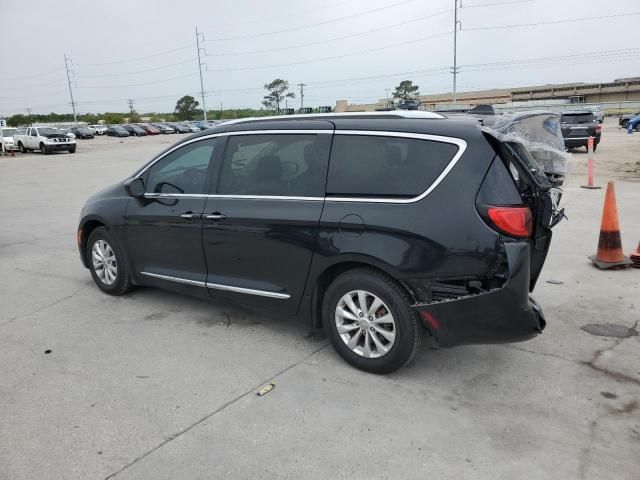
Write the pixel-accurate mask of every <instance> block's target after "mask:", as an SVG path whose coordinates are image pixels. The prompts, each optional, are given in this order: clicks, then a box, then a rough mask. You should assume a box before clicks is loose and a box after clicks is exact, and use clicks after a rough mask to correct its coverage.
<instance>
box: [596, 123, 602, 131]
mask: <svg viewBox="0 0 640 480" xmlns="http://www.w3.org/2000/svg"><path fill="white" fill-rule="evenodd" d="M600 132H602V125H601V124H598V125H596V133H600Z"/></svg>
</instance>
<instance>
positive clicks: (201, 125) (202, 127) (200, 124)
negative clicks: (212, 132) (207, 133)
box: [193, 121, 211, 130]
mask: <svg viewBox="0 0 640 480" xmlns="http://www.w3.org/2000/svg"><path fill="white" fill-rule="evenodd" d="M193 125H195V126H196V127H198V128H199V129H200V130H206V129H207V128H211V126H210V125H209V124H208V123H206V122H204V121H200V122H193Z"/></svg>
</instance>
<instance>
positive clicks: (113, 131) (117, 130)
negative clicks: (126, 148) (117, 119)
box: [107, 125, 129, 137]
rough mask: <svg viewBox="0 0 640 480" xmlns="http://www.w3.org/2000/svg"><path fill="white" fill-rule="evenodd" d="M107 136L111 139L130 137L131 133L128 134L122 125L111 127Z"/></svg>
mask: <svg viewBox="0 0 640 480" xmlns="http://www.w3.org/2000/svg"><path fill="white" fill-rule="evenodd" d="M107 135H108V136H110V137H128V136H129V132H127V131H126V130H125V129H124V128H122V127H121V126H120V125H111V126H110V127H109V128H107Z"/></svg>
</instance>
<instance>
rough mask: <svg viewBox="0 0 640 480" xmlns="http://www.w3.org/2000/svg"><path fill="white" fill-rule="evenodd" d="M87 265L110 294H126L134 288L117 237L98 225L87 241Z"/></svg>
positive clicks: (97, 282) (98, 284)
mask: <svg viewBox="0 0 640 480" xmlns="http://www.w3.org/2000/svg"><path fill="white" fill-rule="evenodd" d="M85 253H86V256H87V265H89V270H90V271H91V276H92V277H93V281H94V282H95V283H96V285H97V286H98V288H99V289H100V290H102V291H103V292H104V293H108V294H109V295H124V294H125V293H127V292H128V291H130V290H131V289H132V288H133V285H132V283H131V278H130V277H129V272H128V271H127V267H126V265H125V257H124V254H123V253H122V250H121V248H120V245H118V242H117V240H116V238H115V237H114V236H113V235H112V234H111V232H109V230H107V229H106V228H104V227H98V228H96V229H95V230H94V231H93V232H91V235H89V240H88V241H87V250H86V252H85Z"/></svg>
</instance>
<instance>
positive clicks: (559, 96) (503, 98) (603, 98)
mask: <svg viewBox="0 0 640 480" xmlns="http://www.w3.org/2000/svg"><path fill="white" fill-rule="evenodd" d="M419 100H420V109H422V110H431V111H434V110H447V109H449V108H451V107H453V105H454V104H453V94H452V93H451V92H448V93H441V94H434V95H421V96H420V97H419ZM456 100H457V102H456V106H458V107H460V106H464V107H468V108H471V107H473V106H475V105H479V104H492V105H498V106H499V105H504V106H507V105H514V104H520V103H525V104H537V105H546V104H568V103H587V104H603V103H619V102H640V77H633V78H622V79H618V80H614V81H613V82H610V83H562V84H556V85H551V84H550V85H539V86H534V87H522V88H504V89H492V90H477V91H472V92H458V93H457V95H456ZM388 106H389V105H388V101H387V99H384V98H383V99H380V100H378V102H377V103H367V104H360V105H354V104H349V102H348V101H347V100H338V101H336V112H373V111H376V110H386V109H388Z"/></svg>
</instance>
